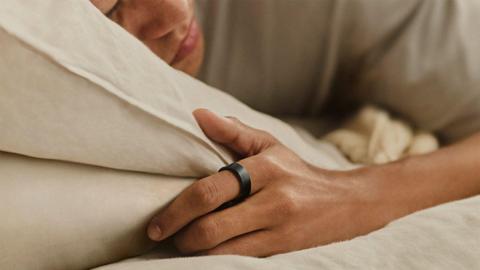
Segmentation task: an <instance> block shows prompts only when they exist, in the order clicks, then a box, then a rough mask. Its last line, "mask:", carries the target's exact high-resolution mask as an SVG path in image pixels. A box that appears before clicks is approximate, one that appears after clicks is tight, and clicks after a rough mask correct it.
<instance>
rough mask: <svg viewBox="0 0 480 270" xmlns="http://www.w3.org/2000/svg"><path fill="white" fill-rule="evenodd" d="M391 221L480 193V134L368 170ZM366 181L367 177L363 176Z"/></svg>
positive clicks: (374, 190)
mask: <svg viewBox="0 0 480 270" xmlns="http://www.w3.org/2000/svg"><path fill="white" fill-rule="evenodd" d="M359 172H360V174H361V175H363V176H364V177H366V178H368V179H366V181H371V184H373V185H369V187H374V188H373V190H372V192H373V193H374V198H375V200H376V201H377V202H378V203H380V204H382V206H384V207H386V208H384V209H388V210H387V212H384V213H385V215H383V217H384V218H386V219H387V220H386V221H387V222H388V221H390V220H393V219H396V218H399V217H402V216H404V215H408V214H410V213H413V212H415V211H418V210H421V209H425V208H428V207H432V206H435V205H438V204H442V203H446V202H450V201H454V200H458V199H463V198H467V197H471V196H474V195H477V194H480V133H479V134H477V135H475V136H473V137H471V138H469V139H467V140H465V141H462V142H459V143H457V144H455V145H452V146H449V147H445V148H442V149H440V150H438V151H436V152H434V153H431V154H428V155H422V156H417V157H410V158H406V159H403V160H400V161H398V162H394V163H390V164H387V165H383V166H376V167H370V168H364V169H360V170H359ZM362 178H363V177H362Z"/></svg>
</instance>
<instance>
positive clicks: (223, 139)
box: [193, 109, 279, 157]
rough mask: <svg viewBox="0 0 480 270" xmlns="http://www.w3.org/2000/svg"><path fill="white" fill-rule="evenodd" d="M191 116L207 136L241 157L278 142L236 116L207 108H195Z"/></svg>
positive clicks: (256, 152) (258, 151) (263, 149)
mask: <svg viewBox="0 0 480 270" xmlns="http://www.w3.org/2000/svg"><path fill="white" fill-rule="evenodd" d="M193 116H194V117H195V119H196V120H197V122H198V124H199V125H200V128H201V129H202V130H203V132H204V133H205V135H207V137H209V138H210V139H211V140H212V141H215V142H217V143H219V144H222V145H224V146H226V147H228V148H230V149H231V150H232V151H234V152H235V153H237V154H239V155H241V156H242V157H248V156H253V155H257V154H259V153H261V152H263V151H265V150H266V149H267V148H269V147H271V146H273V145H275V144H278V143H279V142H278V141H277V140H276V139H275V138H274V137H273V136H272V135H270V134H269V133H267V132H265V131H262V130H258V129H254V128H251V127H249V126H247V125H245V124H243V123H242V122H240V121H239V120H238V119H236V118H232V117H220V116H218V115H217V114H215V113H213V112H211V111H209V110H207V109H198V110H195V111H194V112H193Z"/></svg>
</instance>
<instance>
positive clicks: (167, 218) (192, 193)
mask: <svg viewBox="0 0 480 270" xmlns="http://www.w3.org/2000/svg"><path fill="white" fill-rule="evenodd" d="M258 159H259V158H258V157H252V158H247V159H244V160H242V161H240V162H239V163H240V164H241V165H242V166H244V167H245V168H246V169H247V171H248V172H249V173H250V176H251V179H252V194H254V193H256V192H257V191H259V190H260V189H261V188H262V187H263V186H265V185H266V180H268V179H269V178H270V177H269V174H268V169H267V168H265V167H264V166H258V165H257V166H256V164H257V163H258ZM253 168H255V169H253ZM239 193H240V185H239V183H238V180H237V179H236V178H235V176H234V175H233V174H232V173H230V172H228V171H222V172H219V173H216V174H214V175H212V176H209V177H206V178H204V179H202V180H199V181H197V182H195V183H193V184H192V185H191V186H190V187H188V188H187V189H186V190H184V191H183V192H182V193H180V195H178V196H177V198H176V199H175V200H174V201H173V202H172V203H170V205H168V206H167V207H166V208H165V209H164V210H162V211H161V212H160V213H159V214H158V215H157V216H155V217H154V218H153V219H152V221H151V223H150V225H149V226H148V229H147V233H148V236H149V237H150V239H152V240H154V241H161V240H163V239H165V238H167V237H169V236H171V235H172V234H174V233H176V232H177V231H178V230H180V229H181V228H182V227H184V226H186V225H187V224H188V223H190V222H191V221H193V220H194V219H197V218H199V217H201V216H203V215H205V214H207V213H210V212H212V211H214V210H215V209H217V208H218V207H219V206H221V205H222V204H223V203H225V202H228V201H231V200H233V199H235V198H236V197H237V196H238V194H239Z"/></svg>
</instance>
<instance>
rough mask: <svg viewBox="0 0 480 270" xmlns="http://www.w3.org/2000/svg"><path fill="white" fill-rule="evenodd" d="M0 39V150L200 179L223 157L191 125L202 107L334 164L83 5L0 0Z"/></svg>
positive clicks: (335, 165) (287, 130)
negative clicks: (0, 3)
mask: <svg viewBox="0 0 480 270" xmlns="http://www.w3.org/2000/svg"><path fill="white" fill-rule="evenodd" d="M58 26H61V27H58ZM0 40H2V44H1V45H0V61H1V62H2V65H1V66H0V94H1V95H2V96H3V97H8V98H2V99H0V128H1V129H2V130H5V132H2V133H0V150H2V151H6V152H12V153H19V154H23V155H28V156H32V157H38V158H47V159H56V160H64V161H72V162H77V163H84V164H91V165H97V166H103V167H109V168H116V169H123V170H133V171H141V172H150V173H160V174H165V175H173V176H193V177H201V176H205V175H207V174H209V173H212V172H214V171H215V170H216V169H217V168H219V167H221V166H222V165H224V164H226V163H228V162H231V161H232V158H231V156H230V155H229V154H228V153H227V152H226V151H225V150H223V149H221V148H219V147H218V146H216V145H213V144H212V143H211V142H210V141H209V140H207V139H206V137H205V136H204V135H203V133H202V131H201V130H200V129H199V128H198V127H197V125H196V123H195V121H194V119H193V117H192V115H191V112H192V111H193V110H194V109H196V108H198V107H204V108H209V109H211V110H213V111H216V112H217V113H220V114H222V115H231V116H236V117H238V118H239V119H241V120H242V121H244V122H245V123H247V124H249V125H251V126H254V127H258V128H262V129H265V130H267V131H269V132H270V133H272V134H273V135H274V136H276V137H277V138H278V139H279V140H280V141H282V142H283V143H285V144H286V145H287V146H289V147H290V148H292V149H293V150H295V151H296V152H297V153H299V155H300V156H302V157H303V158H304V159H306V160H309V161H310V162H312V163H314V164H317V165H321V166H323V167H325V168H331V169H340V167H341V166H339V165H338V163H337V162H336V161H335V160H332V159H331V158H329V157H328V156H326V155H323V156H322V155H318V154H317V153H316V151H314V150H312V149H311V148H310V147H308V145H307V144H305V143H304V142H303V141H302V139H301V138H300V137H299V136H298V135H297V134H296V133H295V131H294V130H293V129H292V128H291V127H289V126H288V125H286V124H284V123H283V122H280V121H278V120H276V119H273V118H271V117H269V116H266V115H263V114H261V113H258V112H256V111H253V110H252V109H250V108H248V107H247V106H245V105H243V104H242V103H240V102H238V101H236V100H235V99H233V98H232V97H231V96H228V95H226V94H224V93H222V92H220V91H218V90H215V89H213V88H210V87H208V86H207V85H205V84H203V83H201V82H199V81H197V80H195V79H193V78H191V77H189V76H187V75H186V74H184V73H181V72H179V71H176V70H174V69H172V68H170V67H169V66H168V65H167V64H166V63H164V62H163V61H161V60H160V59H159V58H158V57H156V56H155V55H154V54H153V53H151V52H150V51H149V50H148V49H147V48H146V47H145V46H144V45H143V44H142V43H141V42H139V41H138V40H136V39H135V38H134V37H132V36H131V35H130V34H128V33H127V32H126V31H124V30H123V29H122V28H120V27H119V26H117V25H116V24H114V23H113V22H111V21H109V20H108V19H107V18H105V17H104V16H103V14H101V13H100V12H99V11H97V10H96V9H95V8H94V7H93V6H92V5H91V4H90V3H89V1H77V0H66V1H55V0H47V1H36V2H35V1H16V0H7V2H6V3H5V4H4V8H2V10H1V11H0ZM259 90H260V89H259ZM180 164H181V165H180Z"/></svg>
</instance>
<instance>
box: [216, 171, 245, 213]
mask: <svg viewBox="0 0 480 270" xmlns="http://www.w3.org/2000/svg"><path fill="white" fill-rule="evenodd" d="M218 171H219V172H221V171H229V172H231V173H232V174H233V175H234V176H235V178H236V179H237V180H238V183H239V184H240V194H239V195H238V197H237V198H235V199H233V200H231V201H229V202H226V203H224V204H222V205H221V206H220V207H219V208H218V209H217V210H222V209H225V208H228V207H232V206H234V205H236V204H239V203H241V202H242V201H244V200H245V199H246V198H247V197H248V196H250V194H251V193H252V180H251V178H250V174H249V173H248V171H247V169H245V167H243V166H242V165H240V164H239V163H237V162H234V163H232V164H229V165H227V166H225V167H222V168H220V170H218Z"/></svg>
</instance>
